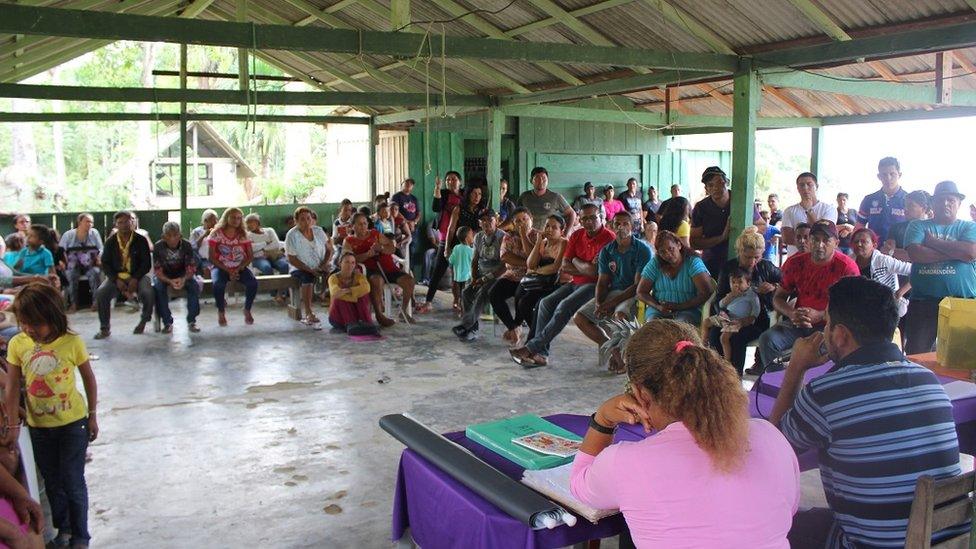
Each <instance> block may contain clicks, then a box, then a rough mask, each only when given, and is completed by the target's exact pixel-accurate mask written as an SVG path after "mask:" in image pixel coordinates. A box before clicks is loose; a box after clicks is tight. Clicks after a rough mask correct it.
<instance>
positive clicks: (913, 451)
mask: <svg viewBox="0 0 976 549" xmlns="http://www.w3.org/2000/svg"><path fill="white" fill-rule="evenodd" d="M828 293H829V296H828V297H829V304H828V305H827V315H826V318H827V324H826V326H825V328H824V330H823V331H822V332H817V333H815V334H813V335H810V336H808V337H805V338H801V339H798V340H797V341H796V344H795V345H794V346H793V354H792V356H791V358H790V363H789V365H788V366H787V368H786V374H785V377H784V379H783V386H782V388H781V389H780V392H779V395H778V396H777V397H776V403H775V404H774V406H773V411H772V413H771V414H770V417H769V421H771V422H772V423H774V424H778V425H779V428H780V430H781V431H782V432H783V435H784V436H785V437H786V439H787V440H788V441H790V444H792V445H793V446H794V448H795V449H796V450H797V451H803V450H806V449H809V448H816V449H817V451H818V461H819V465H820V477H821V479H822V481H823V488H824V493H825V494H826V496H827V505H828V506H829V509H813V510H810V511H801V512H800V513H797V514H796V516H795V517H794V519H793V528H792V529H791V530H790V536H789V541H790V545H791V546H792V547H801V548H802V547H831V548H834V547H904V546H905V530H906V528H907V527H908V515H909V511H910V509H911V506H912V496H913V494H914V492H915V483H916V481H917V480H918V478H919V477H920V476H922V475H930V476H932V477H935V478H936V479H944V478H949V477H953V476H955V475H958V474H960V470H959V442H958V439H957V437H956V426H955V422H954V421H953V417H952V403H951V402H950V400H949V397H948V396H946V393H945V390H944V389H943V388H942V384H941V383H939V380H938V378H937V377H936V376H935V374H934V373H932V371H930V370H928V369H926V368H924V367H922V366H919V365H918V364H915V363H913V362H911V361H909V360H908V359H907V358H906V357H905V355H903V354H902V353H901V351H900V350H898V347H897V346H896V345H895V344H894V343H892V342H891V338H892V336H893V335H894V332H895V326H896V325H897V324H898V306H897V304H896V302H895V297H894V293H893V292H892V291H891V289H890V288H888V287H887V286H885V285H883V284H881V283H879V282H876V281H873V280H868V279H866V278H864V277H859V276H858V277H846V278H842V279H840V280H838V281H837V282H835V283H834V285H833V286H831V287H830V289H829V290H828ZM822 346H825V347H826V351H827V354H826V356H824V355H822V354H821V353H822V352H823V351H822V350H821V349H822ZM828 357H829V358H830V359H831V360H833V361H834V366H833V367H832V368H831V369H830V370H829V371H828V372H827V373H825V374H823V375H822V376H820V377H817V378H814V379H813V380H811V381H810V382H809V383H807V384H806V385H805V386H804V385H803V375H804V373H806V371H807V370H809V369H810V368H812V367H814V366H817V365H819V364H822V363H824V362H825V361H826V360H827V358H828ZM965 529H966V530H967V531H968V530H969V525H968V524H966V525H965ZM947 533H948V532H947ZM952 533H956V532H952ZM940 535H941V534H936V536H935V537H936V539H938V538H939V537H940Z"/></svg>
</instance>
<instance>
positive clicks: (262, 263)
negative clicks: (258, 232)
mask: <svg viewBox="0 0 976 549" xmlns="http://www.w3.org/2000/svg"><path fill="white" fill-rule="evenodd" d="M251 266H252V267H254V268H255V269H257V270H258V272H259V273H261V274H262V275H273V274H275V271H278V272H279V273H281V274H283V275H286V274H288V260H287V259H285V258H284V256H282V257H279V258H278V259H275V260H274V261H271V260H270V259H268V258H266V257H256V258H254V260H253V261H251ZM271 295H272V296H275V297H277V295H278V290H275V291H273V292H271ZM284 295H288V290H284Z"/></svg>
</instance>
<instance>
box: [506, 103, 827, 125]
mask: <svg viewBox="0 0 976 549" xmlns="http://www.w3.org/2000/svg"><path fill="white" fill-rule="evenodd" d="M501 111H502V112H503V113H505V115H507V116H525V117H534V118H556V119H560V120H579V121H584V122H610V123H615V124H641V125H647V126H656V127H655V128H653V129H660V130H663V129H665V128H669V129H670V128H678V127H699V126H700V127H725V128H729V129H730V130H731V128H732V117H731V116H698V115H684V114H678V113H671V120H670V121H668V120H667V118H666V116H665V114H664V113H660V112H650V111H641V110H637V111H628V110H623V109H616V110H611V109H592V108H586V107H572V106H556V105H512V106H506V107H501ZM817 126H820V120H819V119H817V118H798V117H764V118H763V117H761V118H757V127H760V128H799V127H803V128H806V127H817Z"/></svg>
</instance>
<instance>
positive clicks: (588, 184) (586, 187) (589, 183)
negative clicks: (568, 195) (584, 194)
mask: <svg viewBox="0 0 976 549" xmlns="http://www.w3.org/2000/svg"><path fill="white" fill-rule="evenodd" d="M592 188H593V182H592V181H587V182H586V183H584V184H583V190H584V191H588V190H590V189H592Z"/></svg>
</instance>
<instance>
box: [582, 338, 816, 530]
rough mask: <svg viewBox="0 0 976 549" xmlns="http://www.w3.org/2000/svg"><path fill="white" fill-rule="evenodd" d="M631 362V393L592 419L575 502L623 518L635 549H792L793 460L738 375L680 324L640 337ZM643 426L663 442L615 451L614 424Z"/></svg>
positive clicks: (627, 355) (628, 355)
mask: <svg viewBox="0 0 976 549" xmlns="http://www.w3.org/2000/svg"><path fill="white" fill-rule="evenodd" d="M624 361H625V363H626V366H627V374H628V376H629V378H630V381H629V383H628V390H627V392H626V393H624V394H621V395H618V396H615V397H613V398H611V399H610V400H608V401H606V402H605V403H603V405H601V406H600V408H599V410H597V412H596V413H595V414H594V415H593V416H592V419H591V422H590V429H589V430H588V431H587V432H586V437H585V438H584V439H583V445H582V447H581V448H580V452H579V453H577V454H576V460H575V461H574V462H573V473H572V480H571V489H572V492H573V495H575V496H576V497H577V498H579V499H580V500H581V501H583V502H584V503H586V504H588V505H590V506H593V507H597V508H603V509H620V511H621V513H623V515H624V519H625V520H626V521H627V526H628V527H629V528H630V533H631V536H632V537H633V539H634V543H635V544H636V545H637V547H668V548H669V549H673V548H679V547H696V548H697V547H723V548H731V547H743V548H746V547H748V548H750V549H754V548H770V549H772V548H783V549H785V548H788V547H789V542H788V541H787V539H786V535H787V533H788V532H789V530H790V525H791V524H792V521H793V514H794V513H795V512H796V509H797V505H798V503H799V500H800V484H799V478H800V471H799V466H798V465H797V461H796V455H795V454H794V453H793V449H792V447H791V446H790V445H789V443H788V442H786V439H785V438H783V435H781V434H780V432H779V431H778V430H777V429H776V427H774V426H773V425H772V424H770V423H768V422H766V421H762V420H758V419H749V414H748V410H747V406H748V398H747V395H746V393H745V390H743V388H742V385H741V383H740V381H739V376H738V375H737V374H736V372H735V369H733V368H732V365H731V364H729V363H728V362H727V361H725V360H723V359H722V358H721V357H720V356H719V355H718V354H716V353H715V352H714V351H712V350H711V349H708V348H706V347H705V346H704V345H703V344H702V342H701V338H700V337H699V335H698V331H697V330H696V329H695V328H694V327H693V326H691V325H689V324H686V323H682V322H675V321H673V320H652V321H650V322H648V323H647V324H645V325H644V326H642V327H641V328H640V329H639V330H638V331H637V332H636V333H635V334H634V335H633V337H632V338H631V340H630V342H629V343H628V344H627V348H626V350H625V351H624ZM638 422H639V423H642V424H643V425H644V427H645V428H646V429H648V430H650V429H655V430H656V431H657V433H656V434H654V435H653V436H650V437H648V438H646V439H644V440H643V441H640V442H621V443H618V444H613V445H611V443H612V442H613V430H614V428H615V427H616V426H617V425H618V424H620V423H629V424H636V423H638Z"/></svg>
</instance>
